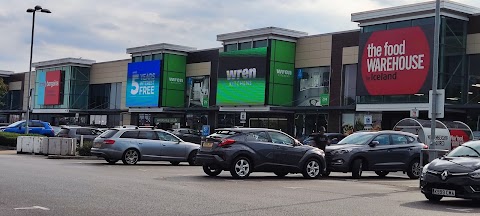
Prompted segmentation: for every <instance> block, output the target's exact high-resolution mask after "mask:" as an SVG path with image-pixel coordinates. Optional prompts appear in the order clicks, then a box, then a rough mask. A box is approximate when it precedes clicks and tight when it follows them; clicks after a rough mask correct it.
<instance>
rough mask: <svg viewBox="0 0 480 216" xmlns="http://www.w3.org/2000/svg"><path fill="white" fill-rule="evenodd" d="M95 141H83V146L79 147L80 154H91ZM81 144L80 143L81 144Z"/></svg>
mask: <svg viewBox="0 0 480 216" xmlns="http://www.w3.org/2000/svg"><path fill="white" fill-rule="evenodd" d="M92 145H93V142H91V141H83V147H82V148H80V147H78V154H79V155H80V156H91V155H92V154H91V153H90V149H91V148H92ZM79 146H80V144H79Z"/></svg>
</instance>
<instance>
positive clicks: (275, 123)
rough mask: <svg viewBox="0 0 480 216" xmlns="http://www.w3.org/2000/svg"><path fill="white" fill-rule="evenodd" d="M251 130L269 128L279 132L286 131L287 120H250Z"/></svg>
mask: <svg viewBox="0 0 480 216" xmlns="http://www.w3.org/2000/svg"><path fill="white" fill-rule="evenodd" d="M249 126H250V127H251V128H270V129H276V130H280V131H284V132H287V131H288V120H287V119H286V118H250V119H249Z"/></svg>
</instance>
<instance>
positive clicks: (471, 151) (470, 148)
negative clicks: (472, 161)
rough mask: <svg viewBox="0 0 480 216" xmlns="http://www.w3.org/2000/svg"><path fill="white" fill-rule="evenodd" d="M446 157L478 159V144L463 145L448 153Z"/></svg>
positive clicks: (479, 149)
mask: <svg viewBox="0 0 480 216" xmlns="http://www.w3.org/2000/svg"><path fill="white" fill-rule="evenodd" d="M447 157H480V143H465V144H463V145H461V146H459V147H457V148H455V149H454V150H452V151H451V152H450V153H448V155H447Z"/></svg>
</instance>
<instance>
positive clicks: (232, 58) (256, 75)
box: [217, 47, 267, 105]
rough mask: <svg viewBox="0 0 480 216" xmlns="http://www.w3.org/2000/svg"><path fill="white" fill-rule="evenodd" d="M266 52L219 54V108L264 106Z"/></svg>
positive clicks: (260, 49) (263, 49)
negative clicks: (223, 106)
mask: <svg viewBox="0 0 480 216" xmlns="http://www.w3.org/2000/svg"><path fill="white" fill-rule="evenodd" d="M266 71H267V48H266V47H262V48H254V49H248V50H238V51H231V52H223V53H220V63H219V68H218V84H217V105H264V104H265V83H266Z"/></svg>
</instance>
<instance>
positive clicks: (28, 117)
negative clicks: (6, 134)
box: [25, 5, 52, 134]
mask: <svg viewBox="0 0 480 216" xmlns="http://www.w3.org/2000/svg"><path fill="white" fill-rule="evenodd" d="M37 11H40V12H42V13H52V12H51V11H50V10H48V9H44V8H42V7H41V6H39V5H37V6H35V7H34V8H33V9H32V8H29V9H27V13H33V20H32V39H31V41H30V67H29V68H28V99H27V115H26V118H25V120H26V121H25V123H26V124H25V134H28V130H29V128H28V124H29V122H30V101H31V98H32V90H31V83H30V80H31V79H32V55H33V34H34V29H35V13H36V12H37Z"/></svg>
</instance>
